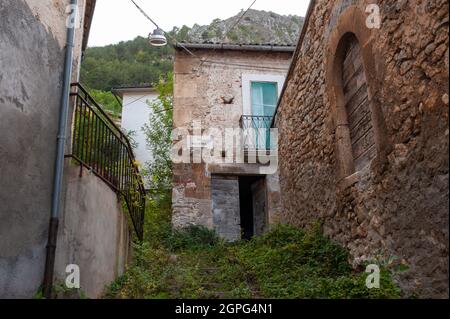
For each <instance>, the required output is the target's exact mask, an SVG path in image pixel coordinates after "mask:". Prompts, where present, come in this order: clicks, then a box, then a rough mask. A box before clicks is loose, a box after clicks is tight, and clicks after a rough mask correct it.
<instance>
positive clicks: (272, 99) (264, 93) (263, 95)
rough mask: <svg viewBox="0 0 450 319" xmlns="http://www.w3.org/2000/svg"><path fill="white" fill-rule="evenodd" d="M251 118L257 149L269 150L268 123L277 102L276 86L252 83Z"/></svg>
mask: <svg viewBox="0 0 450 319" xmlns="http://www.w3.org/2000/svg"><path fill="white" fill-rule="evenodd" d="M251 90H252V92H251V93H252V94H251V96H252V116H253V121H254V123H253V125H252V126H253V128H254V134H255V143H256V148H257V149H263V148H265V149H270V123H271V122H272V117H273V115H274V113H275V108H276V106H277V101H278V84H277V83H274V82H252V83H251Z"/></svg>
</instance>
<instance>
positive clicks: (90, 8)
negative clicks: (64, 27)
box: [81, 0, 97, 51]
mask: <svg viewBox="0 0 450 319" xmlns="http://www.w3.org/2000/svg"><path fill="white" fill-rule="evenodd" d="M96 3H97V0H87V1H86V9H85V13H84V26H83V28H84V30H83V44H82V47H81V48H82V50H83V51H84V50H86V48H87V45H88V40H89V33H90V31H91V26H92V20H93V17H94V11H95V5H96Z"/></svg>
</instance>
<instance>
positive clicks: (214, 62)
mask: <svg viewBox="0 0 450 319" xmlns="http://www.w3.org/2000/svg"><path fill="white" fill-rule="evenodd" d="M130 1H131V2H132V3H133V4H134V5H135V6H136V8H137V9H138V10H139V11H140V12H141V13H142V14H143V15H144V17H145V18H147V19H148V20H149V21H150V22H151V23H153V24H154V25H155V26H156V27H157V28H158V29H160V30H161V31H162V32H164V34H165V35H166V36H167V37H168V38H170V39H171V41H172V42H173V43H174V44H172V45H173V46H174V47H176V46H179V47H181V48H182V49H183V50H185V51H186V52H187V53H189V55H191V56H192V57H194V58H195V59H198V60H199V61H200V66H202V65H203V64H204V63H209V64H219V65H225V66H238V67H249V68H256V69H269V70H286V69H285V68H276V67H269V66H263V65H251V64H237V63H228V62H222V61H215V60H209V59H205V58H201V57H199V56H198V55H196V54H195V53H194V52H192V51H191V50H189V49H188V48H187V47H186V46H185V45H184V44H183V43H182V42H179V41H178V40H177V39H175V38H174V37H172V36H171V35H170V33H168V32H166V31H165V30H164V29H162V28H161V27H160V26H159V25H158V24H157V23H156V22H155V21H154V20H153V19H152V18H151V17H150V16H149V15H148V14H147V13H146V12H145V11H144V10H143V9H142V8H141V7H140V6H139V5H138V4H137V3H136V1H134V0H130ZM256 1H257V0H254V1H253V2H252V4H251V5H250V6H249V8H248V9H247V10H246V11H245V12H244V13H243V14H242V15H241V17H240V18H239V19H238V20H237V22H236V23H235V25H234V26H233V28H234V27H235V26H236V25H237V24H238V23H239V22H240V21H241V20H242V19H243V17H244V16H245V15H246V14H247V13H248V11H249V10H250V9H251V8H252V7H253V5H254V4H255V3H256ZM231 30H232V28H230V29H229V30H228V33H229V32H231Z"/></svg>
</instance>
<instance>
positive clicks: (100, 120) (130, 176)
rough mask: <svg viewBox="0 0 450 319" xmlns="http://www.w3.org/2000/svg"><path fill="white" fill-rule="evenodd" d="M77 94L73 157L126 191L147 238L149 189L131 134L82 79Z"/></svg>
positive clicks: (119, 190)
mask: <svg viewBox="0 0 450 319" xmlns="http://www.w3.org/2000/svg"><path fill="white" fill-rule="evenodd" d="M71 88H72V91H71V94H70V95H71V96H72V97H73V98H74V101H75V106H74V117H73V119H74V120H73V131H72V134H73V136H72V138H73V142H72V154H70V155H67V156H66V157H69V158H73V159H74V160H75V161H77V162H78V163H79V164H80V166H81V167H83V166H84V167H86V168H87V169H89V170H90V171H91V172H92V173H93V174H95V175H96V176H98V177H99V178H100V179H102V180H103V181H104V182H105V183H106V184H107V185H109V186H110V187H111V188H112V189H113V190H114V191H115V192H117V193H118V194H119V195H122V196H123V198H124V200H125V203H126V206H127V208H128V211H129V213H130V216H131V220H132V222H133V226H134V229H135V231H136V234H137V237H138V238H139V239H140V240H142V238H143V225H144V212H145V189H144V183H143V181H142V177H141V175H140V173H139V168H138V166H137V164H136V160H135V157H134V154H133V150H132V148H131V144H130V141H129V139H128V138H127V136H126V135H125V134H124V133H123V132H122V130H121V129H120V128H119V127H118V126H117V125H116V124H115V123H114V122H113V121H112V119H110V117H109V116H108V115H107V114H106V113H105V112H104V111H103V110H102V108H101V107H100V106H99V105H98V104H97V103H96V102H95V101H94V99H93V98H92V97H91V96H90V95H89V93H88V92H87V90H86V89H84V88H83V87H82V86H81V85H80V84H79V83H74V84H72V86H71Z"/></svg>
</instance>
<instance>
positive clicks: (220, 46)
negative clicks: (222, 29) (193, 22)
mask: <svg viewBox="0 0 450 319" xmlns="http://www.w3.org/2000/svg"><path fill="white" fill-rule="evenodd" d="M175 48H176V49H184V48H187V49H200V50H234V51H265V52H294V51H295V46H294V45H281V44H236V43H193V42H191V43H183V42H179V43H177V44H176V45H175Z"/></svg>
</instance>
